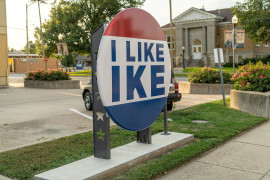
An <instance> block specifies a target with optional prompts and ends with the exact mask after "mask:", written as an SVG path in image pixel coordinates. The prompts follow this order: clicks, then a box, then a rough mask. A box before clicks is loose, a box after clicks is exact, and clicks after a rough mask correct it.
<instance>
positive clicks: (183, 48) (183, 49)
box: [182, 46, 186, 69]
mask: <svg viewBox="0 0 270 180" xmlns="http://www.w3.org/2000/svg"><path fill="white" fill-rule="evenodd" d="M182 51H183V69H185V68H186V67H185V46H183V47H182Z"/></svg>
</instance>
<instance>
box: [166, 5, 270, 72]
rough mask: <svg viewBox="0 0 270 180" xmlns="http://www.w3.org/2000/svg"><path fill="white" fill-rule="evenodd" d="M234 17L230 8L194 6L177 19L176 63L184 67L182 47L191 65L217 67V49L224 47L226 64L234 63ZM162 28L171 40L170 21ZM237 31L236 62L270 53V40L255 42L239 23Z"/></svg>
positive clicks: (174, 43) (188, 63)
mask: <svg viewBox="0 0 270 180" xmlns="http://www.w3.org/2000/svg"><path fill="white" fill-rule="evenodd" d="M232 16H233V15H232V11H231V9H219V10H214V11H205V10H204V9H197V8H194V7H192V8H190V9H188V10H187V11H185V12H184V13H182V14H180V15H179V16H177V17H176V18H174V19H173V37H172V40H173V49H174V51H173V57H174V58H173V59H174V63H173V64H174V66H182V63H183V49H185V50H184V59H185V62H186V63H185V64H186V65H187V66H189V67H195V66H211V67H214V66H216V64H215V60H214V50H213V49H214V48H223V53H224V60H225V63H227V62H232V60H233V58H232V57H233V51H232V30H233V25H232V23H231V19H232ZM162 29H163V31H164V34H165V36H166V38H167V40H168V43H169V40H170V37H169V35H170V24H167V25H165V26H163V27H162ZM236 32H237V38H236V39H237V40H236V44H237V48H236V63H241V62H242V60H243V59H245V58H253V57H254V58H258V57H265V56H269V55H270V47H269V43H270V42H268V43H266V44H255V43H254V42H253V41H252V40H251V39H249V38H248V35H247V34H246V33H245V31H244V29H243V28H242V27H240V26H237V28H236Z"/></svg>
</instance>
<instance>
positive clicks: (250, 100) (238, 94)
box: [230, 90, 270, 119]
mask: <svg viewBox="0 0 270 180" xmlns="http://www.w3.org/2000/svg"><path fill="white" fill-rule="evenodd" d="M269 103H270V92H266V93H262V92H254V91H239V90H231V103H230V104H231V105H230V106H231V108H234V109H238V110H240V111H244V112H247V113H251V114H254V115H257V116H262V117H265V118H267V119H270V116H269Z"/></svg>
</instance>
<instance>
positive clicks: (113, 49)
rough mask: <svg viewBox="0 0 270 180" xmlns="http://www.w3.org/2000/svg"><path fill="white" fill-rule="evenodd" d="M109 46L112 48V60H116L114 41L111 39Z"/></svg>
mask: <svg viewBox="0 0 270 180" xmlns="http://www.w3.org/2000/svg"><path fill="white" fill-rule="evenodd" d="M111 48H112V62H116V42H115V40H112V41H111Z"/></svg>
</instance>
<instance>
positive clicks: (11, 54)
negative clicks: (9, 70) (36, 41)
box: [8, 53, 40, 57]
mask: <svg viewBox="0 0 270 180" xmlns="http://www.w3.org/2000/svg"><path fill="white" fill-rule="evenodd" d="M8 56H25V57H26V56H27V54H13V53H8ZM28 56H36V57H39V56H40V55H38V54H28Z"/></svg>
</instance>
